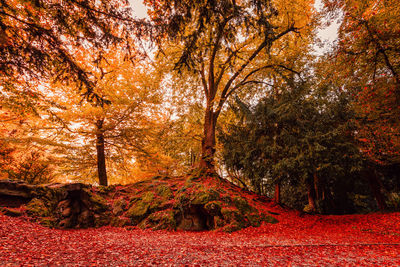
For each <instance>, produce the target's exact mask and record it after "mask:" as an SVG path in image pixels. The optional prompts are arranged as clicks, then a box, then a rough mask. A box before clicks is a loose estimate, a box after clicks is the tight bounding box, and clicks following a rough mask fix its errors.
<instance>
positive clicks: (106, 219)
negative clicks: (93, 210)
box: [94, 212, 113, 227]
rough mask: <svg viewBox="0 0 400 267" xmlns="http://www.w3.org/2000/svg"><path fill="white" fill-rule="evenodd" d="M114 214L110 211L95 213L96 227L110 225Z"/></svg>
mask: <svg viewBox="0 0 400 267" xmlns="http://www.w3.org/2000/svg"><path fill="white" fill-rule="evenodd" d="M112 217H113V216H112V214H111V213H110V212H103V213H101V214H95V215H94V225H95V227H100V226H105V225H109V224H110V223H111V219H112Z"/></svg>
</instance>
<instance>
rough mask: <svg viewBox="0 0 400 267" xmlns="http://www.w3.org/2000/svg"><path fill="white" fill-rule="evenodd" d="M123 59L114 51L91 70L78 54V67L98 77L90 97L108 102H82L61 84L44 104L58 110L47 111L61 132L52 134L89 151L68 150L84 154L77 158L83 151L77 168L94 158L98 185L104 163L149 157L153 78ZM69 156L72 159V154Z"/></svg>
mask: <svg viewBox="0 0 400 267" xmlns="http://www.w3.org/2000/svg"><path fill="white" fill-rule="evenodd" d="M123 57H124V55H123V53H120V50H119V49H118V48H117V47H116V48H114V49H112V50H110V51H109V52H108V53H105V54H103V60H102V61H100V62H97V64H96V65H95V66H93V65H92V64H90V62H92V61H91V60H87V59H88V58H90V55H88V54H87V53H85V51H82V52H81V58H82V59H81V61H82V63H81V64H82V65H83V66H85V69H91V72H92V73H93V74H94V75H95V76H96V77H97V80H96V87H95V88H94V89H93V92H94V93H95V94H96V95H98V96H99V98H101V99H107V100H109V102H108V103H102V104H99V103H98V102H82V101H81V99H80V97H79V95H78V93H77V91H76V90H75V88H74V87H67V86H63V85H62V84H58V85H57V84H53V85H52V86H51V88H47V90H48V91H49V93H47V95H48V99H49V100H51V102H52V103H55V104H56V106H57V107H58V108H53V109H52V110H51V113H50V116H51V118H53V119H54V121H53V122H52V123H55V124H56V125H57V124H58V125H60V127H61V128H54V126H53V129H54V130H55V131H60V129H61V133H62V134H61V135H59V138H58V140H59V142H66V143H68V144H72V143H73V142H75V143H83V144H84V146H87V147H86V149H83V148H82V146H76V144H75V146H72V147H74V150H77V149H82V151H81V152H80V153H82V152H83V151H86V152H84V153H82V154H81V155H82V157H83V158H84V160H82V161H81V162H76V161H75V164H77V165H81V166H82V163H85V164H87V165H88V166H91V167H90V168H93V160H90V158H93V159H94V161H95V164H96V165H97V168H96V169H97V177H98V181H99V184H100V185H107V184H108V177H107V176H108V175H107V167H106V166H107V162H106V159H108V160H111V161H113V162H114V163H117V162H126V161H125V157H127V156H128V154H129V156H128V157H133V155H132V154H136V155H135V156H136V158H137V157H139V155H140V154H144V155H147V154H148V153H149V152H148V151H147V146H148V142H149V140H151V135H152V134H151V131H152V128H155V127H154V124H155V123H154V121H156V120H157V111H156V109H157V108H156V106H157V103H159V102H160V98H161V97H160V94H159V91H158V88H159V86H158V80H159V78H158V76H157V75H156V73H155V72H152V71H151V70H150V67H148V68H147V69H145V68H144V65H143V64H141V63H139V62H135V63H132V62H130V61H124V59H123ZM50 92H51V93H50ZM50 95H51V96H52V97H50ZM43 130H44V131H48V129H46V128H44V129H43ZM54 130H53V131H54ZM50 132H51V131H50ZM83 140H84V142H82V141H83ZM93 149H95V152H93ZM69 153H70V152H69ZM73 154H74V155H75V156H76V152H75V153H73ZM94 154H95V155H94ZM72 162H74V161H71V162H69V163H72ZM73 169H74V168H73ZM114 172H115V170H114Z"/></svg>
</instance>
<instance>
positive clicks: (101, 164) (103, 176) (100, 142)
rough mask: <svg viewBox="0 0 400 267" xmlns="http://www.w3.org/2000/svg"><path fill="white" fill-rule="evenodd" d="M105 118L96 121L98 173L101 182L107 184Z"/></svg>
mask: <svg viewBox="0 0 400 267" xmlns="http://www.w3.org/2000/svg"><path fill="white" fill-rule="evenodd" d="M103 122H104V120H98V121H97V123H96V126H97V133H96V149H97V173H98V176H99V184H100V185H104V186H107V185H108V182H107V170H106V156H105V152H104V132H103Z"/></svg>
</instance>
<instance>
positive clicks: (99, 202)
mask: <svg viewBox="0 0 400 267" xmlns="http://www.w3.org/2000/svg"><path fill="white" fill-rule="evenodd" d="M86 192H88V193H89V196H90V201H91V202H92V204H93V209H94V212H96V213H101V212H105V211H107V210H109V209H110V207H109V205H108V204H107V201H106V199H105V198H103V197H101V196H100V195H98V194H94V193H92V192H90V191H89V190H87V191H86Z"/></svg>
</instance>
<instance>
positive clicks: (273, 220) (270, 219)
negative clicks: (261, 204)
mask: <svg viewBox="0 0 400 267" xmlns="http://www.w3.org/2000/svg"><path fill="white" fill-rule="evenodd" d="M261 219H262V221H263V222H266V223H272V224H275V223H278V222H279V221H278V220H277V219H276V218H275V217H272V216H271V215H265V214H263V215H262V216H261Z"/></svg>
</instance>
